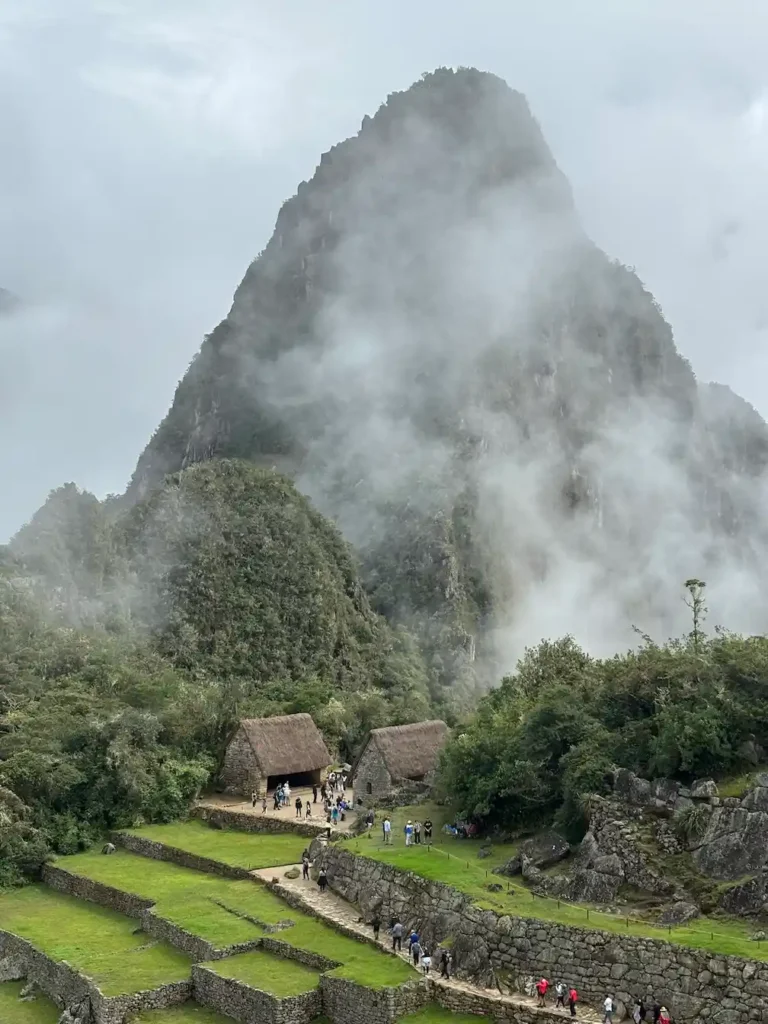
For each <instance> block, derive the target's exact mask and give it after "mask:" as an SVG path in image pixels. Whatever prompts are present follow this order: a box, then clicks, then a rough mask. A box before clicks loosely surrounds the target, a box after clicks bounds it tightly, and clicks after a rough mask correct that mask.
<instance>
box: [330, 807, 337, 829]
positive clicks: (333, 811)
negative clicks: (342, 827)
mask: <svg viewBox="0 0 768 1024" xmlns="http://www.w3.org/2000/svg"><path fill="white" fill-rule="evenodd" d="M331 821H332V822H333V824H334V825H338V823H339V808H338V807H334V808H333V810H332V811H331Z"/></svg>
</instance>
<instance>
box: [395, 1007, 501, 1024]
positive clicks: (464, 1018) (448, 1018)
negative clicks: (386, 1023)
mask: <svg viewBox="0 0 768 1024" xmlns="http://www.w3.org/2000/svg"><path fill="white" fill-rule="evenodd" d="M479 1019H481V1020H483V1019H485V1018H479ZM477 1021H478V1017H477V1016H476V1015H474V1014H469V1013H452V1012H451V1011H450V1010H444V1009H443V1008H442V1006H438V1005H437V1003H431V1004H430V1005H429V1006H425V1007H424V1009H423V1010H419V1011H418V1012H417V1013H409V1014H408V1016H407V1017H401V1018H400V1020H399V1021H398V1024H477Z"/></svg>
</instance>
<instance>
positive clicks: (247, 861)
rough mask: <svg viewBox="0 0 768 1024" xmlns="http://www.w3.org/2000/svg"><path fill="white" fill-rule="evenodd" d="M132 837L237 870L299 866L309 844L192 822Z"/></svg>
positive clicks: (137, 832)
mask: <svg viewBox="0 0 768 1024" xmlns="http://www.w3.org/2000/svg"><path fill="white" fill-rule="evenodd" d="M128 831H129V832H131V833H132V834H133V835H137V836H143V837H144V838H146V839H153V840H154V841H155V842H157V843H164V844H165V845H166V846H174V847H176V849H177V850H186V851H187V853H195V854H197V855H198V856H200V857H209V858H210V859H211V860H217V861H219V862H220V863H222V864H229V865H231V866H232V867H236V868H247V869H248V870H254V871H255V870H257V869H258V868H269V867H273V866H274V867H279V866H281V865H283V864H297V863H298V862H299V861H300V860H301V854H302V851H303V850H304V849H305V848H306V846H307V844H308V842H309V840H308V839H307V838H306V836H297V835H293V834H291V833H289V832H286V833H283V834H278V833H276V834H272V833H268V832H265V833H260V834H254V833H252V832H235V831H233V830H231V829H214V828H211V827H210V826H209V825H206V824H205V823H204V822H202V821H200V820H198V819H196V818H193V819H192V820H191V821H184V822H178V823H177V824H174V825H145V826H143V827H142V828H136V829H128Z"/></svg>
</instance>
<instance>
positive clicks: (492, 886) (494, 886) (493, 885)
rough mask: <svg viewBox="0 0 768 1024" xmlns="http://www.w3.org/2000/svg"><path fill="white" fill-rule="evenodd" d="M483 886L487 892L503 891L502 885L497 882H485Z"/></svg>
mask: <svg viewBox="0 0 768 1024" xmlns="http://www.w3.org/2000/svg"><path fill="white" fill-rule="evenodd" d="M485 888H486V889H487V890H488V892H503V891H504V886H503V885H501V884H500V883H499V882H487V883H486V886H485Z"/></svg>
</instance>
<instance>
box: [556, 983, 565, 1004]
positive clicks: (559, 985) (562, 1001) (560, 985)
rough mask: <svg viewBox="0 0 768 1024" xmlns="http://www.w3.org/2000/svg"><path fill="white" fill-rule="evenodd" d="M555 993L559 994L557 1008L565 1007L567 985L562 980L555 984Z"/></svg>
mask: <svg viewBox="0 0 768 1024" xmlns="http://www.w3.org/2000/svg"><path fill="white" fill-rule="evenodd" d="M555 995H556V996H557V998H556V999H555V1009H557V1007H558V1006H560V1007H562V1009H565V985H564V984H563V983H562V981H558V983H557V984H556V985H555Z"/></svg>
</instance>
